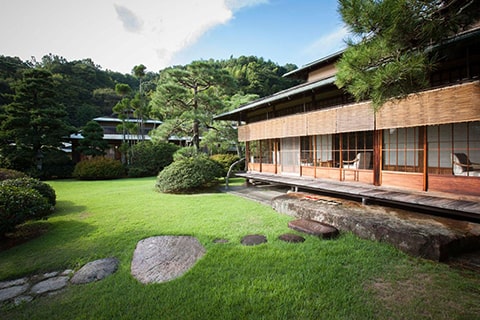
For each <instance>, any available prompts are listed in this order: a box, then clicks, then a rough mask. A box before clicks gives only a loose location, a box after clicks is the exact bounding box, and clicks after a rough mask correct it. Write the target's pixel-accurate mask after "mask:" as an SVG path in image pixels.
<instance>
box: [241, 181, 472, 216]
mask: <svg viewBox="0 0 480 320" xmlns="http://www.w3.org/2000/svg"><path fill="white" fill-rule="evenodd" d="M236 176H237V177H243V178H246V179H249V180H253V181H258V182H264V183H271V184H279V185H285V186H289V187H292V188H295V189H303V190H309V191H314V192H319V193H326V194H329V195H333V196H339V197H349V198H354V199H358V200H361V201H362V202H363V203H368V202H369V201H370V202H376V203H379V204H382V203H384V204H393V205H398V206H402V207H407V208H414V209H421V210H427V211H429V212H431V213H438V214H448V215H455V216H459V217H464V218H469V219H473V220H476V221H480V198H478V197H464V196H462V197H455V195H454V194H440V193H438V194H432V193H426V192H418V191H405V190H404V189H401V190H400V189H398V190H397V189H394V188H387V187H381V186H380V187H377V186H373V185H369V184H364V183H360V182H348V183H346V182H342V181H332V180H327V179H313V178H305V177H296V176H282V175H274V174H264V173H254V172H242V173H236Z"/></svg>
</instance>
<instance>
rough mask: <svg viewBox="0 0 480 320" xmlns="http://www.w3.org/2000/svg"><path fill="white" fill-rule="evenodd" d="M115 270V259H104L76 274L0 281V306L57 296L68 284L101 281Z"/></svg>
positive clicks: (36, 276) (55, 274) (49, 274)
mask: <svg viewBox="0 0 480 320" xmlns="http://www.w3.org/2000/svg"><path fill="white" fill-rule="evenodd" d="M92 266H93V267H92ZM117 268H118V260H117V259H115V258H106V259H101V260H96V261H93V262H90V263H87V264H86V265H85V266H83V267H82V268H80V270H78V271H77V272H74V271H73V270H71V269H67V270H63V271H55V272H49V273H44V274H40V275H34V276H30V277H24V278H20V279H16V280H10V281H2V282H0V305H2V304H8V303H13V304H14V305H19V304H21V303H26V302H30V301H32V300H33V299H35V298H37V297H39V296H45V295H47V296H48V295H53V294H57V293H59V292H61V291H62V290H63V289H64V288H66V287H67V286H68V284H69V283H71V284H82V283H89V282H93V281H97V280H101V279H103V278H105V277H107V276H108V275H110V274H112V273H114V272H115V271H116V270H117Z"/></svg>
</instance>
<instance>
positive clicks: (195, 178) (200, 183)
mask: <svg viewBox="0 0 480 320" xmlns="http://www.w3.org/2000/svg"><path fill="white" fill-rule="evenodd" d="M221 173H222V168H221V166H220V165H219V164H218V163H217V162H215V161H213V160H211V159H209V158H208V157H207V156H198V157H195V158H186V159H182V160H179V161H175V162H173V163H172V164H171V165H169V166H168V167H166V168H165V169H164V170H163V171H162V172H160V174H159V175H158V177H157V183H156V188H157V190H158V191H160V192H165V193H187V192H192V191H195V190H198V189H202V188H207V187H211V186H213V185H215V184H216V183H217V182H218V181H217V178H219V177H221Z"/></svg>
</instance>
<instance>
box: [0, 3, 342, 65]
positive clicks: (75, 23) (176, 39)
mask: <svg viewBox="0 0 480 320" xmlns="http://www.w3.org/2000/svg"><path fill="white" fill-rule="evenodd" d="M345 37H346V29H345V27H344V25H343V23H342V21H341V18H340V16H339V14H338V13H337V1H335V0H316V1H314V0H203V1H199V0H174V1H171V0H70V1H65V0H42V1H33V0H15V1H11V0H0V41H1V43H2V45H1V47H0V55H7V56H18V57H20V58H21V59H22V60H29V59H30V58H31V57H32V56H33V57H36V58H37V59H40V58H41V57H42V56H43V55H46V54H49V53H52V54H56V55H59V56H63V57H65V58H66V59H67V60H76V59H83V58H91V59H92V60H93V61H94V62H95V63H97V64H99V65H100V66H101V67H102V68H103V69H110V70H114V71H119V72H122V73H130V72H131V70H132V68H133V66H135V65H138V64H141V63H142V64H144V65H145V66H147V69H148V70H150V71H155V72H157V71H159V70H161V69H163V68H165V67H168V66H171V65H175V64H187V63H189V62H191V61H193V60H199V59H210V58H213V59H228V58H229V57H230V56H233V57H238V56H241V55H254V56H258V57H263V58H264V59H266V60H272V61H274V62H276V63H278V64H280V65H284V64H286V63H293V64H296V65H297V66H299V67H300V66H302V65H304V64H306V63H309V62H312V61H314V60H316V59H319V58H321V57H323V56H325V55H328V54H331V53H333V52H336V51H338V50H340V49H341V48H343V47H344V42H343V40H344V38H345Z"/></svg>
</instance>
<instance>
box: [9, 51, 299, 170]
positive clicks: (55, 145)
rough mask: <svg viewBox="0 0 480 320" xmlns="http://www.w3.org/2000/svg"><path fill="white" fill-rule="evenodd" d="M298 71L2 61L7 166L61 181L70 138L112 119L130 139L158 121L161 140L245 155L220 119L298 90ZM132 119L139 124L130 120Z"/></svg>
mask: <svg viewBox="0 0 480 320" xmlns="http://www.w3.org/2000/svg"><path fill="white" fill-rule="evenodd" d="M295 68H296V66H295V65H291V64H287V65H285V66H279V65H278V64H276V63H274V62H272V61H270V60H268V61H267V60H264V59H263V58H257V57H253V56H251V57H244V56H242V57H239V58H233V57H231V58H230V59H228V60H220V61H216V60H202V61H194V62H192V63H190V64H188V65H185V66H172V67H168V68H166V69H164V70H160V71H159V72H151V71H148V69H147V67H146V66H144V65H141V64H140V65H137V66H132V73H131V74H121V73H118V72H114V71H111V70H102V68H101V67H100V66H98V65H96V64H95V63H94V62H93V61H92V60H91V59H83V60H75V61H68V60H66V59H65V58H62V57H59V56H56V55H52V54H50V55H47V56H44V57H43V58H42V59H41V60H40V61H37V60H35V59H32V60H30V61H22V60H21V59H19V58H16V57H7V56H0V167H8V168H13V169H19V170H22V171H25V172H29V173H30V174H32V175H36V176H51V175H57V176H60V175H61V174H60V173H58V172H56V173H55V174H53V173H48V172H45V171H46V170H50V169H51V170H56V171H58V170H59V168H61V167H62V166H63V165H67V164H68V161H69V160H68V157H66V154H64V153H63V152H61V146H62V143H64V142H68V137H69V134H70V133H73V132H78V131H80V130H82V129H83V128H84V126H85V125H86V124H87V123H88V122H89V121H90V120H92V119H93V118H96V117H99V116H111V115H112V116H116V117H118V118H119V119H121V120H122V123H121V124H120V125H119V127H117V130H118V131H119V132H123V134H124V135H125V134H142V135H143V130H142V125H143V121H144V120H146V119H148V118H150V119H158V120H161V121H162V122H163V125H161V126H160V127H159V128H157V129H156V130H155V131H153V132H151V133H150V135H151V136H153V138H154V139H155V140H157V141H161V140H167V139H168V137H171V136H177V137H187V138H189V139H190V141H192V143H193V145H194V146H195V147H196V148H197V149H199V148H200V147H202V148H203V147H205V150H209V152H210V153H215V152H225V150H227V149H230V148H231V146H232V145H236V147H237V150H238V153H239V154H240V153H241V146H240V145H239V144H238V142H237V141H236V131H235V130H236V124H229V123H221V122H220V123H219V122H214V121H213V116H214V115H215V114H219V113H222V112H225V111H227V110H231V109H233V108H236V107H238V106H240V105H242V104H245V103H247V102H249V101H251V100H253V99H256V98H259V97H263V96H267V95H270V94H273V93H274V92H277V91H279V90H282V89H286V88H289V87H291V86H293V85H296V84H298V82H297V81H296V80H291V79H286V78H283V77H282V75H283V74H285V73H286V72H289V71H291V70H293V69H295ZM131 117H134V118H137V119H140V125H132V123H131V122H128V121H125V120H126V119H128V118H131ZM200 140H201V143H202V145H200ZM125 148H126V149H125V152H127V149H128V148H129V146H126V147H125ZM49 168H50V169H49ZM66 170H67V169H66Z"/></svg>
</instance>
